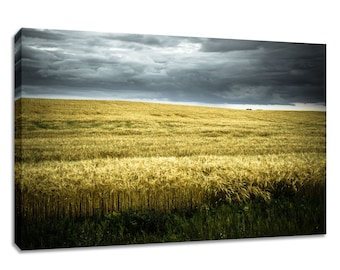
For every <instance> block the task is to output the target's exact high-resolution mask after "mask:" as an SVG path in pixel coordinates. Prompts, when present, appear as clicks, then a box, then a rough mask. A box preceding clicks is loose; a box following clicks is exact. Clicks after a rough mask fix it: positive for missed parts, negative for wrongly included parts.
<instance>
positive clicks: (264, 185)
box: [15, 99, 326, 221]
mask: <svg viewBox="0 0 340 270" xmlns="http://www.w3.org/2000/svg"><path fill="white" fill-rule="evenodd" d="M15 129H16V130H15V186H16V189H15V190H16V211H17V214H18V215H19V216H20V218H23V219H26V220H31V221H39V220H45V219H48V218H61V217H65V216H69V217H89V216H93V215H97V214H98V215H107V214H110V213H114V212H116V211H118V212H119V211H125V210H131V209H133V210H145V209H153V210H157V211H165V212H166V211H172V210H173V209H197V208H199V207H201V206H202V205H212V206H213V205H221V204H232V203H234V202H242V201H270V200H273V199H275V198H277V197H280V196H292V195H296V194H297V195H298V196H301V197H311V196H319V197H320V196H324V192H325V176H326V115H325V113H324V112H297V111H295V112H294V111H260V110H258V111H243V110H232V109H222V108H210V107H195V106H181V105H165V104H153V103H142V102H125V101H85V100H83V101H76V100H52V99H50V100H48V99H20V100H18V101H16V104H15Z"/></svg>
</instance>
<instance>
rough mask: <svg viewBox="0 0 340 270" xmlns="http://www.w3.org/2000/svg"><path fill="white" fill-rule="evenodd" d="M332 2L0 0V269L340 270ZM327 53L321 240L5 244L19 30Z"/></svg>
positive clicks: (9, 238) (9, 235) (9, 230)
mask: <svg viewBox="0 0 340 270" xmlns="http://www.w3.org/2000/svg"><path fill="white" fill-rule="evenodd" d="M336 3H337V1H326V0H324V1H313V0H308V1H296V0H295V1H291V0H286V1H261V0H257V1H242V0H239V1H214V0H209V1H199V0H196V1H194V0H193V1H187V0H171V1H160V0H159V1H147V0H144V1H141V0H140V1H138V0H137V1H130V0H124V1H112V0H111V1H101V0H96V1H86V0H82V1H71V0H68V1H66V0H65V1H64V0H58V1H35V0H30V1H18V0H11V1H6V0H3V1H1V4H0V5H1V7H0V22H1V23H0V30H1V31H0V39H1V42H0V46H1V48H0V67H1V73H0V74H1V76H0V83H1V86H2V87H1V88H0V89H1V98H0V102H1V106H0V108H1V118H0V119H1V125H0V127H1V132H0V134H1V140H0V142H1V148H0V149H1V151H0V155H1V167H0V168H1V178H0V179H1V189H0V192H1V194H0V199H1V203H0V206H1V211H0V225H1V228H0V234H1V238H0V244H1V250H0V268H1V269H19V268H21V269H108V268H109V269H111V268H112V269H116V268H123V269H132V268H137V269H174V268H178V269H215V268H218V269H220V268H226V269H232V268H234V269H340V268H339V266H340V263H339V258H338V257H339V254H340V253H339V250H340V249H339V240H340V239H339V230H340V224H339V215H340V214H339V213H340V210H339V209H340V204H339V197H340V194H339V190H340V188H339V182H340V179H338V176H339V173H338V171H337V163H338V162H337V155H336V154H337V152H338V150H339V147H338V142H337V137H338V136H337V135H339V133H338V132H337V129H336V125H337V122H338V120H337V114H339V113H338V112H337V106H338V99H337V98H338V94H337V92H338V90H339V89H338V87H339V77H340V71H339V62H340V58H339V50H340V43H339V25H340V22H339V14H338V11H339V7H338V6H337V5H336ZM21 27H28V28H51V29H65V30H90V31H102V32H113V33H115V32H116V33H140V34H161V35H177V36H199V37H217V38H236V39H254V40H266V41H289V42H307V43H326V44H327V235H326V236H309V237H293V238H291V237H280V238H267V239H252V240H245V239H243V240H229V241H218V242H216V241H210V242H204V243H202V242H201V243H187V244H177V243H176V244H166V245H159V244H158V245H139V246H138V245H137V246H136V245H135V246H116V247H105V248H77V249H68V250H50V251H33V252H32V251H31V252H20V251H19V249H18V248H16V246H15V245H14V243H13V237H14V236H13V226H14V224H13V215H12V209H13V195H12V194H13V132H12V130H13V93H14V91H13V36H14V34H15V33H16V32H17V31H18V30H19V29H20V28H21Z"/></svg>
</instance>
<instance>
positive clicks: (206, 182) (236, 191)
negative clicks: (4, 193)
mask: <svg viewBox="0 0 340 270" xmlns="http://www.w3.org/2000/svg"><path fill="white" fill-rule="evenodd" d="M14 48H15V99H14V102H15V138H14V144H15V153H14V155H15V165H14V170H15V179H14V185H15V189H14V190H15V207H14V212H15V214H14V216H15V242H16V244H17V246H18V247H19V248H20V249H22V250H32V249H48V248H70V247H91V246H108V245H126V244H149V243H169V242H184V241H207V240H223V239H240V238H254V237H270V236H295V235H312V234H325V233H326V222H325V221H326V207H325V201H326V189H325V184H326V79H325V78H326V67H325V63H326V45H325V44H311V43H292V42H270V41H256V40H235V39H221V38H210V37H183V36H165V35H141V34H122V33H102V32H85V31H71V30H67V31H66V30H51V29H29V28H23V29H21V30H20V31H19V32H18V33H17V34H16V35H15V47H14Z"/></svg>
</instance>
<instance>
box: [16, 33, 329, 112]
mask: <svg viewBox="0 0 340 270" xmlns="http://www.w3.org/2000/svg"><path fill="white" fill-rule="evenodd" d="M325 58H326V55H325V45H322V44H301V43H300V44H297V43H295V44H294V43H287V42H263V41H247V40H230V39H229V40H228V39H211V38H194V37H172V36H160V35H159V36H151V35H133V34H110V33H100V32H99V33H98V32H80V31H56V30H38V29H22V31H21V35H17V37H16V45H15V61H16V64H15V68H16V80H15V88H16V89H15V90H16V91H15V95H16V98H18V97H49V98H77V99H123V100H140V101H155V102H174V103H190V104H202V105H205V104H207V105H212V106H222V107H223V106H226V107H228V105H229V107H232V106H236V105H240V106H245V107H251V106H253V108H261V106H262V105H281V106H282V105H285V106H282V108H283V107H287V105H288V108H289V107H292V105H294V107H292V108H293V109H294V108H296V109H298V108H299V107H300V108H313V109H316V110H320V109H321V110H325V108H326V107H325V105H326V99H325V95H326V93H325V91H326V90H325V61H326V60H325ZM264 107H265V106H264Z"/></svg>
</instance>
